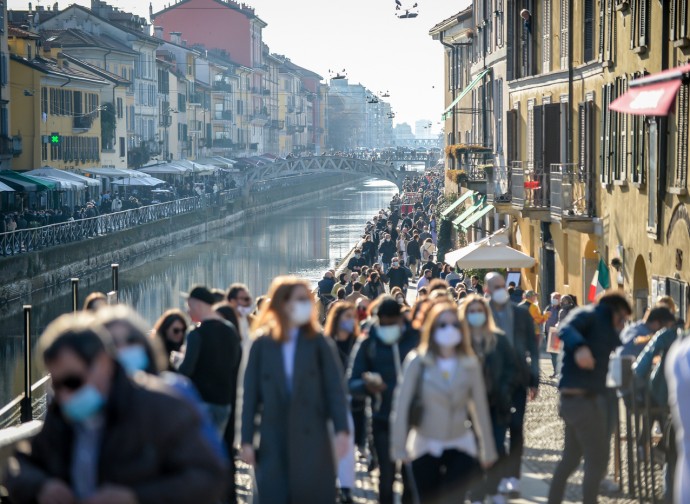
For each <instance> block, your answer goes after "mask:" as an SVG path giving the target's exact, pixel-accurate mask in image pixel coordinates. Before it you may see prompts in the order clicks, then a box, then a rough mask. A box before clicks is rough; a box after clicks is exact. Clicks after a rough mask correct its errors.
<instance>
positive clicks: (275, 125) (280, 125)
mask: <svg viewBox="0 0 690 504" xmlns="http://www.w3.org/2000/svg"><path fill="white" fill-rule="evenodd" d="M270 127H271V128H272V129H277V130H281V129H283V128H284V127H285V121H278V120H275V119H274V120H272V121H271V124H270Z"/></svg>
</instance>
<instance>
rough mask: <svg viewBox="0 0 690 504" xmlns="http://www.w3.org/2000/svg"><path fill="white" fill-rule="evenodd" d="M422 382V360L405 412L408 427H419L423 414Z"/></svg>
mask: <svg viewBox="0 0 690 504" xmlns="http://www.w3.org/2000/svg"><path fill="white" fill-rule="evenodd" d="M423 382H424V361H422V363H421V367H420V369H419V374H418V375H417V383H416V384H415V388H414V395H413V396H412V400H411V401H410V411H409V412H408V414H407V423H408V424H409V425H410V427H419V426H420V425H421V423H422V417H423V416H424V402H423V400H422V383H423Z"/></svg>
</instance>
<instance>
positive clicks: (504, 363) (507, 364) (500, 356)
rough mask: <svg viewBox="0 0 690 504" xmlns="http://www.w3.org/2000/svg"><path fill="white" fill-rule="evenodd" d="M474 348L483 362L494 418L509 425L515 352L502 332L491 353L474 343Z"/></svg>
mask: <svg viewBox="0 0 690 504" xmlns="http://www.w3.org/2000/svg"><path fill="white" fill-rule="evenodd" d="M472 347H473V348H474V351H475V353H476V354H477V357H478V358H479V360H480V361H481V362H482V368H483V370H484V384H485V385H486V394H487V395H488V397H489V408H490V409H491V413H492V416H493V418H494V419H495V421H496V422H497V423H498V424H500V425H507V424H508V422H509V420H510V408H511V406H512V401H513V399H512V398H513V390H514V388H515V376H516V369H515V351H514V350H513V348H512V347H511V346H510V342H509V341H508V339H507V338H506V336H505V334H503V333H502V332H501V333H497V334H496V346H495V347H494V348H493V349H492V350H491V351H487V350H486V349H485V348H483V347H479V345H477V344H476V342H474V341H473V342H472Z"/></svg>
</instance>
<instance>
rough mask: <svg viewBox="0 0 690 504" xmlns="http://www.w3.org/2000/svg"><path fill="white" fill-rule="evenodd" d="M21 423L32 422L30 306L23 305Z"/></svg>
mask: <svg viewBox="0 0 690 504" xmlns="http://www.w3.org/2000/svg"><path fill="white" fill-rule="evenodd" d="M20 414H21V421H22V423H24V422H30V421H31V420H33V408H32V406H31V305H24V397H22V400H21V404H20Z"/></svg>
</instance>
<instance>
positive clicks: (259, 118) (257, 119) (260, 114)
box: [251, 110, 270, 126]
mask: <svg viewBox="0 0 690 504" xmlns="http://www.w3.org/2000/svg"><path fill="white" fill-rule="evenodd" d="M269 119H270V116H269V115H268V112H267V111H266V110H261V111H257V112H255V113H254V115H253V116H252V119H251V121H252V124H253V125H254V126H266V124H267V123H268V120H269Z"/></svg>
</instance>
